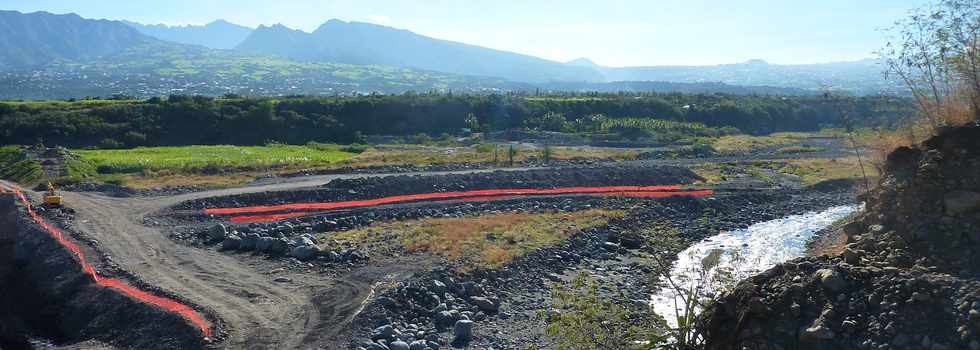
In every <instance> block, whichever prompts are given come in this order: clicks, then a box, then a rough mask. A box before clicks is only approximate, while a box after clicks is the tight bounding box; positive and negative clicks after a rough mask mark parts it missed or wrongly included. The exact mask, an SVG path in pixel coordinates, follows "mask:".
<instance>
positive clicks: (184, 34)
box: [122, 19, 253, 50]
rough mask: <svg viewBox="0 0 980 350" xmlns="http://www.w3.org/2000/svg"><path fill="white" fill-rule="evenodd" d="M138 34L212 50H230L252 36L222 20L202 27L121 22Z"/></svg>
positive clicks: (249, 31) (249, 29) (250, 30)
mask: <svg viewBox="0 0 980 350" xmlns="http://www.w3.org/2000/svg"><path fill="white" fill-rule="evenodd" d="M122 22H123V23H125V24H127V25H129V26H130V27H133V28H134V29H136V30H137V31H139V32H140V33H143V34H146V35H149V36H152V37H154V38H157V39H161V40H166V41H172V42H175V43H181V44H190V45H200V46H204V47H208V48H212V49H221V50H230V49H233V48H235V46H237V45H238V44H239V43H241V42H242V41H244V40H245V38H247V37H248V36H249V35H250V34H252V30H253V29H252V28H249V27H246V26H243V25H238V24H234V23H231V22H228V21H225V20H222V19H219V20H216V21H214V22H211V23H208V24H206V25H203V26H197V25H183V26H168V25H165V24H153V25H148V24H141V23H136V22H130V21H122Z"/></svg>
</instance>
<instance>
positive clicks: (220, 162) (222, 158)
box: [67, 143, 356, 188]
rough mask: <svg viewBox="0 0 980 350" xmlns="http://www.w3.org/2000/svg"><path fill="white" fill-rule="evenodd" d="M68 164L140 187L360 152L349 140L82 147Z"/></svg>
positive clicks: (220, 181)
mask: <svg viewBox="0 0 980 350" xmlns="http://www.w3.org/2000/svg"><path fill="white" fill-rule="evenodd" d="M74 152H75V153H76V154H78V155H79V157H80V160H78V161H70V162H68V164H67V167H68V170H69V175H70V177H71V179H72V180H97V181H109V182H116V183H122V184H126V185H128V186H132V187H136V188H144V187H159V186H178V185H209V186H223V185H235V184H241V183H245V182H248V181H251V180H253V179H254V178H256V177H257V176H261V175H263V174H267V173H269V172H273V171H288V170H292V169H295V170H299V169H305V168H314V167H325V166H328V165H330V164H334V163H337V162H339V161H342V160H345V159H349V158H351V157H354V156H355V155H356V153H353V152H348V151H345V150H344V147H343V146H340V145H331V144H318V143H311V144H308V145H302V146H296V145H268V146H229V145H218V146H179V147H140V148H134V149H119V150H117V149H111V150H76V151H74Z"/></svg>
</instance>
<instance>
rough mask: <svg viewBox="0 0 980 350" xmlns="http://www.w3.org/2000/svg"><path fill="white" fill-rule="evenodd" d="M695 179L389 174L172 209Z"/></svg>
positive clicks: (650, 171)
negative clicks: (313, 187) (312, 187)
mask: <svg viewBox="0 0 980 350" xmlns="http://www.w3.org/2000/svg"><path fill="white" fill-rule="evenodd" d="M698 179H700V177H698V176H697V175H695V174H694V173H693V172H691V171H690V170H688V169H684V168H679V167H665V166H658V167H639V166H602V167H573V168H557V169H535V170H525V171H494V172H485V173H470V174H452V175H424V176H423V175H392V176H385V177H367V178H355V179H341V180H334V181H331V182H329V183H326V184H324V185H323V186H321V187H320V188H315V189H307V190H299V191H288V192H263V193H253V194H246V195H237V196H224V197H211V198H206V199H201V200H195V201H190V202H185V203H181V204H179V205H177V206H176V207H175V209H203V208H213V207H244V206H250V205H271V204H284V203H303V202H320V201H346V200H358V199H369V198H378V197H385V196H394V195H403V194H415V193H431V192H448V191H463V190H485V189H500V188H556V187H571V186H606V185H609V186H614V185H672V184H687V183H691V182H694V181H695V180H698Z"/></svg>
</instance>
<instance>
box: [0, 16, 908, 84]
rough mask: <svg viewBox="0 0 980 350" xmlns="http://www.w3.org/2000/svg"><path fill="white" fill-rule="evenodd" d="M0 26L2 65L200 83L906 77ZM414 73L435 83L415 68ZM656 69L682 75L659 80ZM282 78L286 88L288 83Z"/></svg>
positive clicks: (813, 68)
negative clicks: (610, 64) (613, 64)
mask: <svg viewBox="0 0 980 350" xmlns="http://www.w3.org/2000/svg"><path fill="white" fill-rule="evenodd" d="M0 32H2V33H4V34H5V35H3V36H0V74H2V73H5V72H6V74H15V73H12V72H21V73H23V72H28V71H38V70H44V71H45V72H47V73H48V74H53V73H52V70H55V71H57V70H65V69H66V70H68V71H67V72H73V73H72V74H74V73H78V72H80V71H82V70H86V71H88V72H93V73H99V72H101V73H102V74H108V75H110V76H116V77H117V78H116V79H124V78H123V77H124V76H125V75H127V74H142V75H153V76H160V77H162V78H165V79H166V78H173V79H177V80H179V81H184V82H185V83H186V84H190V85H191V86H192V87H193V86H196V85H195V84H208V83H209V82H207V81H200V82H198V83H194V82H197V80H194V79H207V78H206V77H212V76H213V75H215V74H220V75H221V77H222V79H221V81H229V82H230V81H236V78H235V76H237V77H238V78H237V81H236V82H235V83H233V84H232V85H234V86H231V87H229V89H230V90H233V91H244V92H248V91H249V90H248V89H249V88H250V87H251V86H253V85H255V83H256V82H263V84H266V85H268V84H269V82H270V81H283V79H285V80H292V81H294V82H295V80H296V79H301V78H299V77H298V76H296V75H295V74H298V72H307V73H309V71H310V70H312V71H315V72H316V73H314V74H313V75H312V76H314V77H317V78H315V79H313V80H311V81H306V82H304V83H303V84H300V85H302V86H310V87H317V85H316V84H317V83H316V82H315V81H320V82H321V83H322V84H326V85H325V86H328V87H330V89H327V90H324V89H313V91H307V90H302V91H296V92H297V93H323V92H324V91H332V92H333V93H337V92H338V91H341V92H344V91H346V92H354V91H365V90H366V89H375V88H377V87H379V86H382V87H384V88H382V89H380V90H379V91H386V92H389V91H406V90H423V89H446V88H449V86H454V87H455V88H457V89H458V88H463V89H465V90H480V91H486V90H507V89H514V88H515V87H523V88H528V87H532V88H536V89H541V88H543V89H546V90H550V89H561V90H580V91H591V90H603V91H606V90H613V89H618V88H624V89H628V90H632V89H640V90H645V89H651V90H657V89H663V88H671V87H681V86H683V89H684V90H693V91H700V90H709V91H710V90H712V89H715V88H718V87H723V88H722V89H721V91H743V90H744V91H753V93H758V92H759V91H781V90H780V89H784V90H786V91H794V92H798V91H810V92H817V91H820V90H822V89H824V88H834V89H838V90H844V91H849V92H853V93H856V94H874V93H881V92H890V91H893V90H894V91H897V90H898V89H897V84H895V83H894V82H890V81H887V80H885V79H883V78H882V77H881V75H880V73H879V72H880V71H881V68H880V67H879V66H878V65H877V63H876V62H875V61H874V60H862V61H856V62H840V63H827V64H808V65H776V64H769V63H766V62H765V61H762V60H752V61H748V62H744V63H737V64H723V65H714V66H651V67H605V66H601V65H598V64H595V63H594V62H592V61H590V60H588V59H585V58H581V59H576V60H573V61H570V62H557V61H553V60H547V59H542V58H538V57H534V56H530V55H524V54H519V53H514V52H508V51H502V50H496V49H491V48H485V47H480V46H476V45H470V44H465V43H459V42H453V41H448V40H442V39H437V38H432V37H427V36H424V35H420V34H417V33H414V32H411V31H408V30H404V29H396V28H392V27H387V26H382V25H377V24H371V23H363V22H355V21H352V22H346V21H341V20H336V19H333V20H329V21H327V22H325V23H324V24H322V25H321V26H320V27H319V28H317V29H316V30H314V31H313V32H305V31H301V30H296V29H291V28H288V27H286V26H284V25H281V24H277V25H272V26H259V27H258V28H254V29H253V28H249V27H246V26H241V25H237V24H233V23H230V22H227V21H224V20H216V21H214V22H211V23H208V24H207V25H184V26H167V25H162V24H156V25H145V24H140V23H135V22H129V21H110V20H92V19H85V18H82V17H80V16H78V15H75V14H66V15H55V14H50V13H46V12H35V13H26V14H25V13H20V12H16V11H0ZM121 58H125V59H121ZM386 67H387V68H386ZM386 72H387V73H386ZM390 72H400V73H398V74H395V75H398V76H400V77H401V78H393V77H392V76H390V74H389V73H390ZM55 75H56V74H55ZM413 76H414V77H418V80H419V81H426V82H428V83H424V84H417V83H416V82H414V81H412V80H413V79H406V77H413ZM212 78H213V77H212ZM302 79H306V78H302ZM124 80H125V79H124ZM307 80H309V79H307ZM148 81H150V82H144V84H152V83H151V82H152V81H153V80H152V79H150V80H148ZM653 81H657V82H661V83H663V82H670V83H674V84H650V83H649V82H653ZM365 82H368V83H365ZM447 82H453V83H451V84H450V83H447ZM468 82H473V83H472V84H469V83H468ZM627 82H628V83H627ZM677 83H682V84H695V85H678V84H677ZM107 84H109V83H107ZM697 84H700V85H699V86H698V85H697ZM110 85H113V84H110ZM115 85H119V84H115ZM123 85H125V84H123ZM731 86H747V87H754V88H750V89H732V88H731ZM655 87H656V89H655ZM161 89H163V88H161ZM229 89H226V90H229ZM157 90H160V89H157ZM157 90H152V91H157ZM276 90H277V91H279V92H281V90H282V88H280V89H276ZM208 91H210V90H208ZM369 91H370V90H369ZM120 92H121V93H126V91H120Z"/></svg>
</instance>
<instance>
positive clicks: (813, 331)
mask: <svg viewBox="0 0 980 350" xmlns="http://www.w3.org/2000/svg"><path fill="white" fill-rule="evenodd" d="M829 339H834V331H833V330H831V329H830V328H827V327H826V326H824V325H813V326H811V327H807V328H806V329H804V330H803V332H800V341H803V342H815V341H821V340H829Z"/></svg>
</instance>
